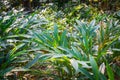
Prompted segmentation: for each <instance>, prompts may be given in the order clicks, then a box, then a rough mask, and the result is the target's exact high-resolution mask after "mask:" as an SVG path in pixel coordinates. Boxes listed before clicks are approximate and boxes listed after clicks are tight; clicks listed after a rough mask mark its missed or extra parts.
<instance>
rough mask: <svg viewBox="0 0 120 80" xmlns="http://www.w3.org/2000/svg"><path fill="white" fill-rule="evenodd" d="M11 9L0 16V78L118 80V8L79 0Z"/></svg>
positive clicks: (119, 63)
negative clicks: (106, 9) (108, 10)
mask: <svg viewBox="0 0 120 80" xmlns="http://www.w3.org/2000/svg"><path fill="white" fill-rule="evenodd" d="M54 7H56V8H57V6H54ZM13 12H14V13H10V14H6V15H4V16H0V79H10V80H11V79H26V78H27V79H30V77H31V76H29V75H28V76H27V77H26V76H25V74H28V73H29V74H30V75H34V76H35V77H36V76H37V79H36V78H34V77H31V78H32V79H34V80H38V79H43V80H44V79H46V78H47V79H52V80H108V79H109V80H119V77H120V55H119V52H120V46H119V44H120V22H119V12H117V13H115V15H107V14H104V15H103V14H102V13H101V12H99V11H98V10H97V9H95V8H93V7H92V6H90V7H88V6H87V5H85V4H81V5H77V6H74V7H72V6H71V7H70V8H69V9H68V8H66V9H64V10H59V11H58V10H57V9H56V10H55V9H53V6H49V7H46V8H45V9H42V10H41V11H40V10H36V11H35V12H34V13H31V14H27V15H26V14H24V13H21V12H15V11H13ZM116 16H117V17H116ZM11 73H12V75H11Z"/></svg>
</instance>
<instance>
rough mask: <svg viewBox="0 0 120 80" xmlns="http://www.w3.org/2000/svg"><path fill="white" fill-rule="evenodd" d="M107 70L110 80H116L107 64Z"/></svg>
mask: <svg viewBox="0 0 120 80" xmlns="http://www.w3.org/2000/svg"><path fill="white" fill-rule="evenodd" d="M106 68H107V74H108V77H109V79H110V80H114V74H113V71H112V69H111V67H110V66H109V64H108V63H107V62H106Z"/></svg>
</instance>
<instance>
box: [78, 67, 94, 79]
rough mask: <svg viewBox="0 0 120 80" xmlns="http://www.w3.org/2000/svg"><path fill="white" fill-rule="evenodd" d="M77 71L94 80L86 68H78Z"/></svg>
mask: <svg viewBox="0 0 120 80" xmlns="http://www.w3.org/2000/svg"><path fill="white" fill-rule="evenodd" d="M79 71H80V72H81V73H82V74H84V75H85V76H86V77H88V78H89V79H90V80H94V78H93V76H92V75H90V73H89V72H88V71H87V70H85V69H84V68H82V67H81V68H79Z"/></svg>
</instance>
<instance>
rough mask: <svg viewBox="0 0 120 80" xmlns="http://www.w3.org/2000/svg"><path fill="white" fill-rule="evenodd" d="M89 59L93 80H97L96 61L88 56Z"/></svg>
mask: <svg viewBox="0 0 120 80" xmlns="http://www.w3.org/2000/svg"><path fill="white" fill-rule="evenodd" d="M89 58H90V64H91V66H92V71H93V75H94V79H95V80H99V69H98V65H97V63H96V61H95V60H94V58H93V57H92V56H89Z"/></svg>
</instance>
